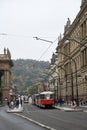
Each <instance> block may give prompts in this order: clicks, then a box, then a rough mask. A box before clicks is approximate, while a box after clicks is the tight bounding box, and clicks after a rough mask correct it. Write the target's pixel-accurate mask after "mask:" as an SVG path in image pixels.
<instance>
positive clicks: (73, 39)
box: [66, 38, 87, 48]
mask: <svg viewBox="0 0 87 130" xmlns="http://www.w3.org/2000/svg"><path fill="white" fill-rule="evenodd" d="M66 40H68V42H69V41H74V42H76V43H78V44H79V45H81V46H84V47H85V48H87V44H86V45H84V44H82V43H81V41H79V40H78V39H75V38H66Z"/></svg>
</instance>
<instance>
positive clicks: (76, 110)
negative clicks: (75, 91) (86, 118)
mask: <svg viewBox="0 0 87 130" xmlns="http://www.w3.org/2000/svg"><path fill="white" fill-rule="evenodd" d="M54 107H55V108H56V109H59V110H62V111H66V112H82V111H83V109H82V108H78V107H77V108H76V109H74V108H73V106H70V105H61V106H60V105H57V106H54Z"/></svg>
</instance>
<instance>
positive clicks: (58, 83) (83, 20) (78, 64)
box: [49, 0, 87, 102]
mask: <svg viewBox="0 0 87 130" xmlns="http://www.w3.org/2000/svg"><path fill="white" fill-rule="evenodd" d="M55 55H56V57H55V59H53V57H52V59H51V64H50V70H49V73H50V74H51V76H50V77H49V82H50V86H53V88H54V91H55V98H64V99H65V100H66V101H67V102H70V101H71V100H73V99H76V100H77V101H79V100H81V99H83V100H87V0H82V2H81V6H80V11H79V12H78V14H77V16H76V18H75V19H74V21H73V23H72V24H71V21H70V19H69V18H68V19H67V23H66V25H65V27H64V34H63V37H61V35H60V37H59V38H58V46H57V47H56V54H55ZM52 84H53V85H52ZM51 88H52V87H51Z"/></svg>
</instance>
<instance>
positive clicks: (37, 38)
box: [33, 37, 53, 43]
mask: <svg viewBox="0 0 87 130" xmlns="http://www.w3.org/2000/svg"><path fill="white" fill-rule="evenodd" d="M33 38H36V40H41V41H44V42H49V43H53V42H52V41H49V40H45V39H42V38H39V37H33Z"/></svg>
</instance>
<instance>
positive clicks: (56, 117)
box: [21, 104, 87, 130]
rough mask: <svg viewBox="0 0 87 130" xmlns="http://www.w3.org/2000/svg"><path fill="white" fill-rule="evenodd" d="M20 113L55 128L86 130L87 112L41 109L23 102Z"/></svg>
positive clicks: (56, 129) (59, 129)
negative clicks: (22, 108)
mask: <svg viewBox="0 0 87 130" xmlns="http://www.w3.org/2000/svg"><path fill="white" fill-rule="evenodd" d="M21 115H23V116H25V117H28V118H29V119H32V120H34V121H37V122H39V123H41V124H44V125H45V126H49V127H50V128H54V129H55V130H87V113H85V112H65V111H60V110H58V109H41V108H38V107H36V106H34V105H31V104H24V111H23V113H21Z"/></svg>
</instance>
